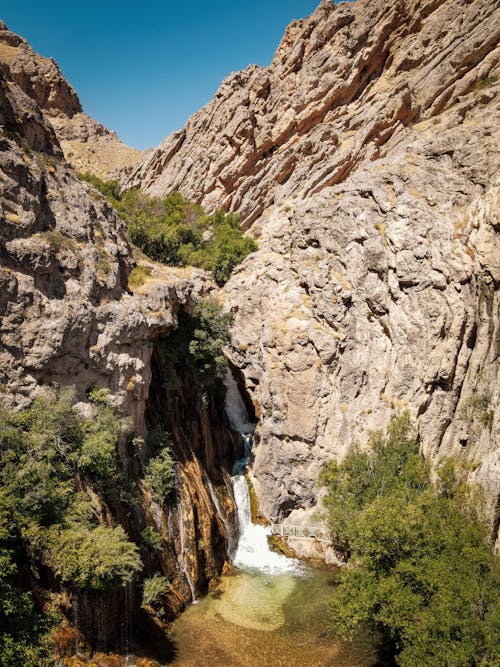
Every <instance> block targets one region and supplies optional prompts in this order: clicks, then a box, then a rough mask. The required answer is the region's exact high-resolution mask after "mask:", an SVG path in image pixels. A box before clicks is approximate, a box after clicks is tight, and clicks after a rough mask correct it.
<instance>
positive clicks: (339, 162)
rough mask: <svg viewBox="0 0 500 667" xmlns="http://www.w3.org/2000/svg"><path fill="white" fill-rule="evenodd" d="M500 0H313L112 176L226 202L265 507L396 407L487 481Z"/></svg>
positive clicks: (291, 498)
mask: <svg viewBox="0 0 500 667" xmlns="http://www.w3.org/2000/svg"><path fill="white" fill-rule="evenodd" d="M499 12H500V8H499V7H498V3H497V2H495V1H494V0H483V1H481V2H479V1H475V2H469V1H468V0H458V1H456V0H453V1H452V0H412V1H409V2H406V1H405V2H403V1H401V0H391V1H390V2H385V1H384V2H382V1H381V0H379V1H373V0H370V1H368V0H358V1H357V2H355V3H343V4H340V5H336V6H335V5H333V4H332V3H331V2H329V1H328V0H327V1H323V2H321V4H320V5H319V7H318V9H317V10H316V11H315V12H314V13H313V14H312V15H311V16H310V17H309V18H307V19H304V20H301V21H296V22H294V23H292V24H291V26H290V27H289V28H288V30H287V32H286V34H285V36H284V38H283V40H282V42H281V44H280V46H279V48H278V50H277V52H276V55H275V57H274V60H273V62H272V64H271V65H270V66H269V67H265V68H262V67H257V66H250V67H249V68H247V69H246V70H245V71H243V72H239V73H236V74H233V75H231V76H229V77H228V78H227V79H226V80H225V81H224V82H223V84H222V85H221V87H220V89H219V91H218V92H217V94H216V95H215V97H214V99H213V100H212V101H211V102H210V103H209V104H208V105H207V106H206V107H204V108H203V109H202V110H201V111H199V112H198V113H197V114H195V115H194V116H193V117H192V118H191V119H190V121H189V122H188V123H187V125H186V127H185V128H184V129H183V130H181V131H180V132H178V133H175V134H173V135H171V136H170V137H169V138H167V139H166V140H165V141H164V142H163V143H162V144H161V145H160V146H159V147H158V149H156V150H155V151H154V152H153V153H151V154H150V155H149V156H148V157H147V158H146V159H145V160H143V161H142V162H141V163H139V165H138V166H137V168H136V169H135V171H134V173H133V175H132V177H131V178H130V180H128V181H127V184H128V185H137V186H140V187H141V188H143V189H144V190H145V191H146V192H150V193H152V194H163V193H165V192H167V191H169V190H170V189H172V188H176V189H180V190H181V192H183V193H184V194H185V195H186V196H188V197H190V198H193V199H195V200H197V201H199V202H201V203H203V204H204V205H205V206H207V207H209V208H215V207H217V206H221V207H223V208H226V209H229V210H233V211H237V212H239V213H241V215H242V219H243V221H244V224H245V225H246V226H247V227H248V228H249V233H250V234H252V235H253V236H255V237H256V238H258V241H259V245H260V249H259V251H258V252H257V253H255V254H254V255H252V256H250V257H248V258H247V259H246V260H245V262H244V263H243V265H242V266H241V267H239V268H238V269H237V270H236V272H235V274H234V275H233V277H232V279H231V280H230V282H229V283H228V284H227V285H226V287H225V290H224V291H225V295H226V301H227V308H228V309H230V310H232V311H233V313H234V316H235V323H234V328H233V347H232V349H231V350H230V352H229V354H230V356H231V359H232V361H233V362H234V363H235V364H236V365H237V366H238V367H240V368H241V369H242V371H243V373H244V375H245V378H246V384H247V388H248V391H249V393H250V395H251V396H252V397H253V399H254V402H255V406H256V410H257V411H258V412H259V415H260V423H259V426H258V430H257V444H256V447H255V456H254V461H253V476H254V483H255V488H256V490H257V493H258V495H259V500H260V503H261V509H262V510H263V511H264V513H265V514H266V515H267V516H268V517H269V518H270V517H273V518H278V517H280V518H283V517H286V516H290V521H291V522H295V523H297V522H300V521H302V520H304V521H305V520H306V518H307V517H308V516H309V515H310V513H311V509H312V508H313V507H314V506H315V504H316V502H317V499H318V489H317V487H316V478H317V475H318V471H319V469H320V467H321V465H322V463H323V462H324V461H325V460H327V459H329V458H331V457H332V456H336V457H342V456H343V455H344V453H345V452H346V451H347V449H348V448H349V447H351V446H352V445H353V444H354V443H355V442H359V443H360V444H364V443H366V441H367V439H368V435H369V432H370V430H371V429H375V428H383V427H385V426H386V425H387V423H388V422H389V420H390V418H391V416H393V415H394V414H396V413H397V412H398V411H401V410H403V409H405V408H408V409H409V410H410V411H411V413H412V415H413V417H414V419H415V423H416V424H417V427H418V432H419V436H420V439H421V443H422V448H423V451H424V452H425V454H426V455H427V456H428V457H430V458H431V459H433V460H434V461H436V460H438V459H439V458H440V457H442V456H445V455H457V456H459V457H461V458H463V459H465V460H466V461H468V462H470V463H472V467H473V468H474V472H473V473H472V474H471V477H473V478H474V479H477V480H479V481H480V482H481V483H482V484H483V485H484V486H485V487H486V489H487V495H488V498H489V501H490V511H491V512H492V514H493V507H494V504H495V502H496V498H497V497H498V494H499V491H500V488H499V479H500V475H499V472H500V461H499V450H498V438H499V416H498V415H499V411H498V391H499V389H498V387H499V383H498V340H499V339H498V327H499V325H498V321H499V320H498V282H499V277H500V273H499V260H498V258H499V255H500V249H499V244H498V231H499V219H498V211H499V190H498V186H499V182H498V167H499V160H498V145H499V134H498V127H499V101H498V92H499V89H500V84H499V82H498V78H499V76H500V70H499V67H498V60H499V47H498V41H499V36H500V32H499V30H500V28H499V26H500V21H499V18H500V15H499Z"/></svg>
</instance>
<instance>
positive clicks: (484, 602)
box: [321, 413, 500, 667]
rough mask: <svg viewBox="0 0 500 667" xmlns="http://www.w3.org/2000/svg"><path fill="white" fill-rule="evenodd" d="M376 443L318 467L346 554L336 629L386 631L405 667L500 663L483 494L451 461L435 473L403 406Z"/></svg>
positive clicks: (499, 617) (335, 604) (499, 615)
mask: <svg viewBox="0 0 500 667" xmlns="http://www.w3.org/2000/svg"><path fill="white" fill-rule="evenodd" d="M370 446H371V451H370V452H366V451H360V450H359V449H355V450H354V451H352V452H350V453H349V454H348V455H347V457H346V458H345V460H344V461H343V463H342V464H337V463H335V462H332V463H329V464H328V465H327V466H326V467H325V468H324V470H323V472H322V475H321V482H322V484H323V485H324V486H325V487H326V489H327V494H326V499H325V502H326V507H327V509H328V514H329V520H330V525H331V528H332V530H333V532H334V534H335V536H336V540H337V543H338V544H339V545H340V548H341V549H343V551H344V552H345V554H346V555H347V556H349V565H348V567H346V568H344V569H343V570H342V572H341V574H340V576H339V581H338V588H337V591H336V596H335V599H334V600H333V601H332V602H331V604H330V614H331V623H332V625H333V627H334V629H335V631H336V633H337V634H338V635H339V636H340V637H343V638H348V637H351V636H352V635H353V634H354V633H355V632H356V630H357V629H359V627H362V626H364V627H369V628H371V629H375V630H377V631H380V632H381V633H382V636H383V637H384V638H385V639H386V640H388V641H390V642H391V643H393V645H394V647H395V651H396V653H397V662H398V664H399V665H401V666H402V667H417V665H428V666H430V667H432V666H434V667H441V666H442V665H454V666H456V667H466V666H472V665H496V664H498V660H499V659H500V645H499V639H498V638H499V637H500V602H499V599H498V597H497V595H496V593H497V592H498V585H499V583H500V581H499V576H500V572H499V563H498V559H496V558H495V557H494V555H493V553H492V550H491V547H490V544H489V542H488V535H487V524H486V522H485V521H483V519H482V516H481V503H480V502H479V500H480V499H479V498H478V497H477V494H476V495H474V493H473V492H472V490H471V489H469V488H468V487H467V485H466V484H465V482H464V478H465V475H464V474H462V471H461V470H460V468H459V467H458V466H457V465H456V464H455V463H454V462H452V461H446V462H444V463H443V464H442V465H441V467H440V469H439V471H438V478H437V481H436V482H435V483H433V482H432V481H431V479H430V470H429V466H428V464H427V463H426V461H425V460H424V459H423V457H422V455H421V454H420V452H419V448H418V442H417V439H416V437H415V435H414V433H413V432H412V428H411V422H410V418H409V415H408V414H407V413H405V414H403V415H401V416H399V417H397V418H396V419H394V420H393V422H392V423H391V425H390V427H389V429H388V431H387V434H386V435H383V434H382V433H380V432H376V433H374V434H372V437H371V440H370Z"/></svg>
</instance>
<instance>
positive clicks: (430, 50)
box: [124, 0, 500, 226]
mask: <svg viewBox="0 0 500 667" xmlns="http://www.w3.org/2000/svg"><path fill="white" fill-rule="evenodd" d="M499 25H500V9H499V8H498V5H497V3H496V2H495V1H494V0H484V1H483V0H481V1H474V2H469V1H468V0H390V2H382V1H381V0H377V1H375V2H373V1H372V0H358V1H357V2H354V3H346V2H344V3H341V4H339V5H334V4H333V2H332V1H331V0H325V1H323V2H321V3H320V5H319V7H318V9H317V10H316V11H315V12H314V13H313V14H312V15H311V16H310V17H308V18H306V19H303V20H299V21H295V22H293V23H292V24H291V25H290V26H289V28H288V29H287V31H286V33H285V36H284V38H283V40H282V42H281V44H280V45H279V47H278V49H277V51H276V54H275V56H274V59H273V61H272V63H271V65H270V66H269V67H258V66H256V65H251V66H249V67H248V68H247V69H245V70H244V71H241V72H237V73H234V74H231V75H230V76H229V77H227V79H225V80H224V82H223V83H222V84H221V86H220V88H219V90H218V91H217V93H216V94H215V96H214V98H213V100H212V101H211V102H209V103H208V104H207V105H206V106H205V107H204V108H203V109H201V110H200V111H199V112H198V113H196V114H195V115H194V116H193V117H192V118H191V119H190V120H189V121H188V123H187V124H186V126H185V127H184V128H183V129H182V130H180V131H178V132H175V133H173V134H172V135H170V136H169V137H168V138H167V139H165V140H164V141H163V142H162V143H161V144H160V146H158V148H157V149H155V150H154V151H152V152H151V153H149V154H148V155H146V156H145V157H144V158H143V159H142V160H140V161H139V162H138V164H137V166H136V167H135V169H134V170H133V172H132V175H131V176H130V177H129V178H128V179H124V184H125V185H126V187H130V186H139V187H141V188H142V189H144V190H145V191H146V192H148V193H150V194H155V195H164V194H166V193H168V192H169V191H170V190H173V189H178V190H180V191H181V192H182V193H183V194H184V195H185V196H186V197H188V198H189V199H192V200H195V201H197V202H200V203H201V204H203V205H204V206H205V207H207V208H208V209H213V208H217V207H223V208H224V209H227V210H231V211H238V212H239V213H240V214H241V216H242V218H243V221H244V224H245V225H246V226H249V225H251V224H252V223H254V222H255V221H256V220H257V219H258V218H259V216H260V215H262V213H263V212H264V211H265V210H266V209H267V208H268V207H269V206H271V205H272V204H277V203H284V202H286V200H287V199H288V198H293V199H296V198H299V197H300V198H305V197H308V196H310V195H312V194H314V193H317V192H320V191H321V190H322V189H324V188H325V187H328V186H330V185H334V184H336V183H340V182H342V181H343V180H345V178H346V177H347V176H348V175H349V174H351V173H352V172H354V171H356V170H357V169H358V168H359V167H360V166H361V165H362V164H363V163H368V164H369V163H370V162H372V161H374V160H376V159H378V158H380V157H383V156H384V155H387V154H389V153H390V148H389V146H390V144H389V145H388V142H389V140H390V139H391V138H392V140H393V143H394V142H396V141H399V140H401V141H405V135H406V128H409V127H411V126H412V125H413V124H414V123H417V122H419V121H424V120H426V119H429V118H432V117H434V116H436V115H437V114H439V113H441V112H442V111H444V110H446V109H450V108H451V107H452V106H453V105H454V104H455V103H456V102H457V101H458V99H459V98H460V97H461V96H462V95H464V94H466V93H468V92H470V91H471V90H472V89H474V87H475V86H476V85H477V84H478V83H479V82H481V81H483V80H484V79H485V78H487V77H488V76H490V74H491V73H492V72H493V71H494V70H495V67H496V64H497V63H498V53H499V49H498V40H499V37H500V28H499Z"/></svg>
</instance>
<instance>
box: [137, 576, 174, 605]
mask: <svg viewBox="0 0 500 667" xmlns="http://www.w3.org/2000/svg"><path fill="white" fill-rule="evenodd" d="M169 590H170V582H169V581H168V579H167V578H166V577H163V576H161V575H160V574H154V575H153V576H152V577H151V578H150V579H145V581H144V589H143V593H142V604H143V605H146V604H147V605H150V606H151V607H153V609H154V608H155V607H157V606H158V603H159V602H161V599H162V598H163V596H164V595H166V594H167V593H168V591H169Z"/></svg>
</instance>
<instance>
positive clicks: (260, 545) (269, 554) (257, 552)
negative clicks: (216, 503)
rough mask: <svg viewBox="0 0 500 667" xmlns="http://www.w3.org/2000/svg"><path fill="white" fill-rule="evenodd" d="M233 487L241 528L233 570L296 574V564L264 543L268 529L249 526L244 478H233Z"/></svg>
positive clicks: (249, 517)
mask: <svg viewBox="0 0 500 667" xmlns="http://www.w3.org/2000/svg"><path fill="white" fill-rule="evenodd" d="M233 486H234V499H235V501H236V506H237V508H238V523H239V526H240V538H239V541H238V547H237V548H236V551H235V553H234V555H233V563H234V564H235V565H236V567H239V568H242V569H248V568H250V569H254V570H260V571H262V572H267V573H268V574H283V573H285V572H297V571H299V570H300V564H299V563H298V561H296V560H295V559H293V558H287V557H286V556H283V555H281V554H277V553H275V552H274V551H271V549H270V548H269V543H268V540H267V537H268V535H270V532H271V531H270V528H269V527H268V526H260V525H258V524H255V523H252V515H251V510H250V494H249V492H248V484H247V481H246V479H245V477H244V475H235V476H234V477H233Z"/></svg>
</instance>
